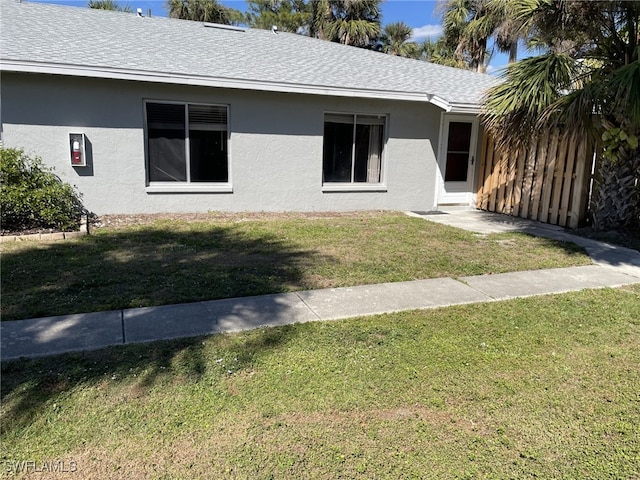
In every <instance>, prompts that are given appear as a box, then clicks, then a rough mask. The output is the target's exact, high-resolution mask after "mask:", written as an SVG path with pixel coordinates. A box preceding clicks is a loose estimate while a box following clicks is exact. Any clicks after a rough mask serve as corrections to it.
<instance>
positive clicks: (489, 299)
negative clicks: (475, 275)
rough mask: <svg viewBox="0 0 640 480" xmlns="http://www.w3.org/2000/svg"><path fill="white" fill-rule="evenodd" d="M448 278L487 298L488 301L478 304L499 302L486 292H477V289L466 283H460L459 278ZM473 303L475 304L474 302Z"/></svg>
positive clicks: (481, 301)
mask: <svg viewBox="0 0 640 480" xmlns="http://www.w3.org/2000/svg"><path fill="white" fill-rule="evenodd" d="M449 278H451V280H455V281H456V282H458V283H461V284H462V285H464V286H465V287H467V288H470V289H471V290H473V291H474V292H478V293H479V294H481V295H484V296H485V297H487V299H488V300H480V302H478V303H484V302H485V301H487V302H498V301H499V300H498V299H497V298H496V297H492V296H491V295H489V294H488V293H487V292H483V291H482V290H479V289H477V288H475V287H472V286H471V285H469V284H468V283H467V282H464V281H462V280H461V279H460V277H449ZM474 303H476V302H474Z"/></svg>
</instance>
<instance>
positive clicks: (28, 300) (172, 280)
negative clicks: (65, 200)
mask: <svg viewBox="0 0 640 480" xmlns="http://www.w3.org/2000/svg"><path fill="white" fill-rule="evenodd" d="M105 223H106V221H105ZM0 248H1V252H2V319H3V320H16V319H24V318H34V317H42V316H49V315H62V314H69V313H80V312H92V311H100V310H112V309H120V308H129V307H140V306H152V305H162V304H172V303H183V302H193V301H199V300H213V299H219V298H228V297H239V296H249V295H261V294H267V293H280V292H289V291H295V290H306V289H315V288H326V287H339V286H352V285H358V284H370V283H380V282H396V281H406V280H415V279H424V278H436V277H446V276H451V277H456V276H465V275H480V274H488V273H501V272H507V271H517V270H531V269H539V268H554V267H564V266H570V265H585V264H589V263H590V260H589V258H588V257H587V256H586V255H585V253H584V252H583V250H582V249H581V248H579V247H577V246H576V245H574V244H570V243H562V242H555V241H552V240H547V239H542V238H534V237H530V236H528V235H524V234H516V233H509V234H497V235H489V236H480V235H476V234H473V233H470V232H465V231H462V230H458V229H455V228H451V227H446V226H442V225H438V224H435V223H432V222H428V221H425V220H422V219H418V218H412V217H408V216H406V215H404V214H401V213H381V212H367V213H358V214H333V215H327V214H318V215H317V216H313V215H286V214H281V215H277V214H275V215H269V214H262V215H249V214H248V215H242V214H235V215H225V214H215V213H213V214H210V215H199V216H198V217H197V218H196V219H195V220H192V219H191V220H190V219H186V218H184V217H175V218H165V219H153V218H151V219H150V218H146V217H144V216H140V217H139V218H135V219H134V221H133V222H128V223H127V224H125V225H115V226H114V225H113V222H112V225H111V226H103V227H101V228H98V229H95V230H94V232H93V234H92V235H90V236H88V237H82V238H79V239H72V240H65V241H59V242H47V243H38V242H31V241H18V242H12V243H3V244H2V246H1V247H0Z"/></svg>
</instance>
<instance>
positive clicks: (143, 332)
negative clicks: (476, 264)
mask: <svg viewBox="0 0 640 480" xmlns="http://www.w3.org/2000/svg"><path fill="white" fill-rule="evenodd" d="M476 212H477V213H476ZM413 215H418V216H422V215H420V214H416V213H414V214H413ZM424 217H425V218H427V219H429V220H434V221H438V222H440V223H448V224H450V225H454V224H455V225H454V226H459V227H461V228H466V229H468V230H472V231H477V232H479V233H489V232H492V231H526V232H527V233H532V234H534V235H540V236H545V237H547V236H549V237H550V238H556V237H557V239H559V240H566V241H572V242H573V241H575V243H578V242H583V241H584V242H585V243H584V244H583V246H585V248H587V249H588V251H589V253H590V255H593V258H594V261H595V262H596V263H595V264H594V265H588V266H582V267H569V268H559V269H550V270H535V271H526V272H513V273H504V274H498V275H480V276H472V277H461V278H457V279H452V278H439V279H429V280H417V281H412V282H397V283H384V284H378V285H362V286H356V287H347V288H331V289H324V290H312V291H303V292H295V293H285V294H277V295H263V296H258V297H247V298H232V299H225V300H214V301H206V302H197V303H189V304H182V305H166V306H160V307H148V308H134V309H126V310H115V311H108V312H97V313H87V314H76V315H64V316H58V317H48V318H37V319H31V320H18V321H9V322H2V323H1V324H0V330H1V332H0V336H1V351H0V357H1V359H2V360H3V361H4V360H10V359H16V358H20V357H37V356H45V355H55V354H59V353H64V352H72V351H83V350H93V349H98V348H102V347H106V346H110V345H126V344H131V343H139V342H150V341H154V340H163V339H172V338H182V337H190V336H197V335H208V334H215V333H222V332H236V331H242V330H248V329H253V328H258V327H263V326H279V325H287V324H293V323H301V322H310V321H320V320H336V319H341V318H350V317H357V316H366V315H374V314H380V313H390V312H397V311H402V310H413V309H427V308H436V307H444V306H449V305H460V304H467V303H476V302H491V301H497V300H505V299H510V298H518V297H529V296H534V295H544V294H550V293H562V292H569V291H576V290H582V289H585V288H604V287H618V286H622V285H628V284H633V283H640V253H638V252H635V251H634V250H628V249H621V248H619V247H613V246H610V245H606V244H602V243H601V242H594V241H592V240H586V239H582V238H581V237H576V236H574V235H570V234H568V233H566V232H564V230H562V229H560V228H555V227H549V226H542V225H541V224H537V223H536V222H528V221H523V222H520V221H519V219H511V218H510V217H507V219H508V220H507V219H505V218H504V216H502V215H496V214H488V215H486V212H478V211H452V212H449V213H448V212H443V213H441V214H438V215H430V214H429V215H426V214H425V215H424ZM533 230H535V232H534V231H533ZM552 235H553V236H552ZM579 244H580V243H579ZM587 244H588V245H587Z"/></svg>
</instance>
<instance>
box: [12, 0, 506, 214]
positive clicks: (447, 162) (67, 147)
mask: <svg viewBox="0 0 640 480" xmlns="http://www.w3.org/2000/svg"><path fill="white" fill-rule="evenodd" d="M0 5H1V7H0V9H1V10H0V18H1V38H0V71H1V76H0V78H1V103H0V110H1V135H2V137H1V140H2V144H3V145H4V146H5V147H18V148H24V150H25V152H26V153H28V154H31V155H37V156H40V157H41V158H42V159H43V161H44V163H45V164H47V165H50V166H53V167H54V168H55V172H56V173H57V174H58V175H59V176H60V177H61V178H62V179H63V180H65V181H67V182H69V183H71V184H73V185H76V186H77V187H78V189H79V191H80V192H81V193H82V195H83V201H84V203H85V206H86V207H87V208H88V209H89V210H91V211H93V212H95V213H98V214H106V213H145V212H146V213H151V212H198V211H200V212H202V211H205V212H206V211H346V210H364V209H367V210H369V209H383V210H384V209H389V210H430V209H434V208H437V207H438V205H443V204H464V205H472V204H474V201H475V199H474V197H475V191H476V187H477V181H478V180H477V177H478V175H477V172H476V165H477V164H478V159H477V157H478V155H479V154H480V152H479V148H478V145H479V138H480V135H481V133H480V131H479V130H480V128H479V124H478V117H477V113H478V108H479V104H480V101H481V98H482V95H483V92H484V91H485V90H486V89H487V88H488V87H490V86H491V85H493V84H494V83H495V79H494V78H493V77H491V76H488V75H483V74H478V73H474V72H470V71H465V70H459V69H454V68H449V67H444V66H439V65H435V64H430V63H427V62H422V61H418V60H410V59H404V58H399V57H393V56H390V55H386V54H383V53H379V52H374V51H367V50H363V49H359V48H355V47H349V46H344V45H339V44H336V43H330V42H326V41H322V40H317V39H313V38H308V37H305V36H302V35H296V34H291V33H282V32H278V31H277V30H276V29H274V30H273V31H269V30H255V29H247V28H238V27H231V26H225V25H216V24H208V23H200V22H191V21H183V20H176V19H168V18H162V17H155V16H154V17H151V16H149V15H141V14H136V13H122V12H110V11H102V10H92V9H89V8H86V7H85V8H79V7H69V6H59V5H47V4H38V3H29V2H27V1H22V2H21V1H19V0H1V3H0Z"/></svg>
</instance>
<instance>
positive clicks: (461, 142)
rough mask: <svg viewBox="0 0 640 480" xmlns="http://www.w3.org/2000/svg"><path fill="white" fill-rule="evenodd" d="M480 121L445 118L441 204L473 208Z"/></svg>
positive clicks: (440, 158)
mask: <svg viewBox="0 0 640 480" xmlns="http://www.w3.org/2000/svg"><path fill="white" fill-rule="evenodd" d="M477 139H478V118H477V117H475V116H471V115H445V116H444V120H443V125H442V137H441V142H440V150H439V151H440V155H439V165H440V172H441V173H442V179H441V182H440V185H441V188H440V194H439V196H438V204H439V205H473V203H474V197H475V192H474V189H473V186H474V178H475V168H476V163H477V162H476V146H477V145H476V144H477Z"/></svg>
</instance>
